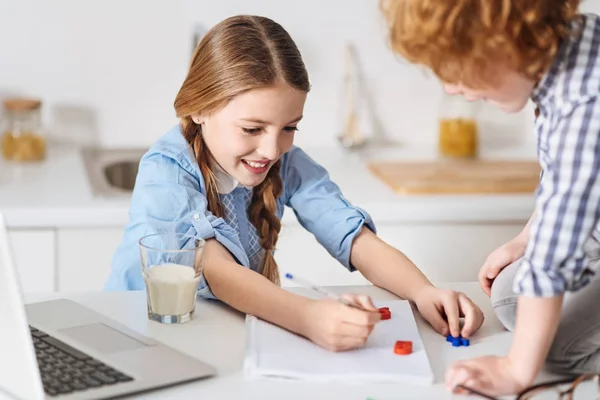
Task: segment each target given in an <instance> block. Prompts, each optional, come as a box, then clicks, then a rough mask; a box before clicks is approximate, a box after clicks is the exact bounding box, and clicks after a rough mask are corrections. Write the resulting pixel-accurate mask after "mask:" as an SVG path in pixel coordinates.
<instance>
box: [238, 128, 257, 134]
mask: <svg viewBox="0 0 600 400" xmlns="http://www.w3.org/2000/svg"><path fill="white" fill-rule="evenodd" d="M242 130H243V131H244V132H246V133H248V134H250V135H252V134H255V133H258V132H260V131H261V128H242Z"/></svg>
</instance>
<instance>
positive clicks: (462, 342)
mask: <svg viewBox="0 0 600 400" xmlns="http://www.w3.org/2000/svg"><path fill="white" fill-rule="evenodd" d="M446 342H450V343H452V347H460V346H469V345H470V344H471V342H470V341H469V339H465V338H463V337H460V336H458V337H454V336H452V335H448V336H446Z"/></svg>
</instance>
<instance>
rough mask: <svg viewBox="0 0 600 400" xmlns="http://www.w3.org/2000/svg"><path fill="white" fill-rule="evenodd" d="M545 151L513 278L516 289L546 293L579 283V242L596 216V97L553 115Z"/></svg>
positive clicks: (599, 109) (599, 123)
mask: <svg viewBox="0 0 600 400" xmlns="http://www.w3.org/2000/svg"><path fill="white" fill-rule="evenodd" d="M552 131H553V134H552V139H551V140H549V143H548V149H547V151H546V152H545V156H546V159H545V162H544V164H545V168H544V176H543V179H542V180H541V182H540V187H539V189H538V191H537V195H536V205H535V210H536V213H535V217H534V219H533V221H532V225H531V228H530V236H529V237H530V239H529V243H528V246H527V249H526V251H525V256H524V258H523V262H522V265H521V268H520V271H519V273H518V275H517V277H516V280H515V285H514V289H515V291H516V292H517V293H519V294H524V295H531V296H538V297H548V296H555V295H558V294H561V293H563V292H565V291H575V290H578V289H580V288H581V287H583V286H585V285H586V284H587V283H588V282H589V280H590V278H591V276H593V274H594V273H596V271H592V270H590V269H589V267H590V266H589V265H588V264H589V262H588V261H589V257H588V255H587V254H586V253H585V251H584V244H585V243H586V242H587V241H588V240H590V238H591V236H592V234H593V231H594V228H596V227H597V226H598V222H599V217H600V102H599V101H598V98H596V97H594V98H592V99H588V101H585V102H583V103H581V104H579V105H577V106H576V107H574V109H573V110H571V111H570V112H569V113H568V114H567V115H563V116H562V117H561V118H558V119H557V122H556V124H555V125H554V126H553V130H552Z"/></svg>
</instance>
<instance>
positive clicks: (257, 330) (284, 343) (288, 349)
mask: <svg viewBox="0 0 600 400" xmlns="http://www.w3.org/2000/svg"><path fill="white" fill-rule="evenodd" d="M376 306H377V307H389V308H390V311H391V313H392V318H391V319H389V320H386V321H381V322H379V323H378V324H377V325H376V326H375V329H374V330H373V332H372V333H371V336H370V337H369V340H368V341H367V344H366V345H365V347H363V348H361V349H357V350H351V351H346V352H338V353H336V352H331V351H328V350H325V349H323V348H321V347H319V346H317V345H316V344H314V343H312V342H311V341H310V340H308V339H305V338H303V337H301V336H298V335H295V334H293V333H291V332H289V331H286V330H285V329H283V328H280V327H278V326H276V325H273V324H271V323H268V322H266V321H264V320H261V319H259V318H256V317H255V316H251V315H249V316H247V317H246V353H245V358H244V376H245V378H246V379H250V380H253V379H296V380H303V381H310V382H344V383H371V382H402V383H416V384H431V383H433V379H434V377H433V371H432V369H431V365H430V363H429V359H428V357H427V353H426V352H425V348H424V346H423V341H422V340H421V336H420V335H419V330H418V329H417V323H416V321H415V318H414V315H413V313H412V309H411V307H410V303H409V302H408V301H406V300H393V301H386V302H378V303H376ZM397 340H410V341H412V342H413V353H412V354H410V355H404V356H402V355H396V354H394V344H395V343H396V341H397Z"/></svg>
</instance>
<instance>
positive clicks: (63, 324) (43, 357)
mask: <svg viewBox="0 0 600 400" xmlns="http://www.w3.org/2000/svg"><path fill="white" fill-rule="evenodd" d="M215 374H216V371H215V369H214V368H213V367H212V366H210V365H208V364H205V363H203V362H201V361H199V360H197V359H195V358H192V357H190V356H187V355H185V354H183V353H181V352H178V351H176V350H174V349H172V348H169V347H167V346H165V345H163V344H161V343H159V342H157V341H155V340H153V339H151V338H148V337H145V336H142V335H140V334H138V333H136V332H134V331H132V330H130V329H128V328H127V327H125V326H124V325H122V324H120V323H118V322H116V321H114V320H111V319H110V318H107V317H105V316H103V315H101V314H99V313H97V312H95V311H93V310H91V309H89V308H87V307H85V306H83V305H81V304H78V303H76V302H73V301H70V300H53V301H46V302H40V303H34V304H29V305H27V306H25V305H24V304H23V299H22V293H21V288H20V284H19V281H18V277H17V271H16V267H15V265H14V262H13V258H12V255H11V251H10V249H9V245H8V237H7V233H6V228H5V225H4V220H3V218H2V215H1V214H0V398H1V399H4V398H8V399H17V400H38V399H60V400H63V399H65V400H67V399H69V400H70V399H73V400H76V399H105V398H110V399H112V398H115V397H123V396H127V395H131V394H134V393H139V392H144V391H148V390H153V389H157V388H162V387H166V386H171V385H175V384H179V383H184V382H190V381H193V380H197V379H201V378H207V377H210V376H214V375H215Z"/></svg>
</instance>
